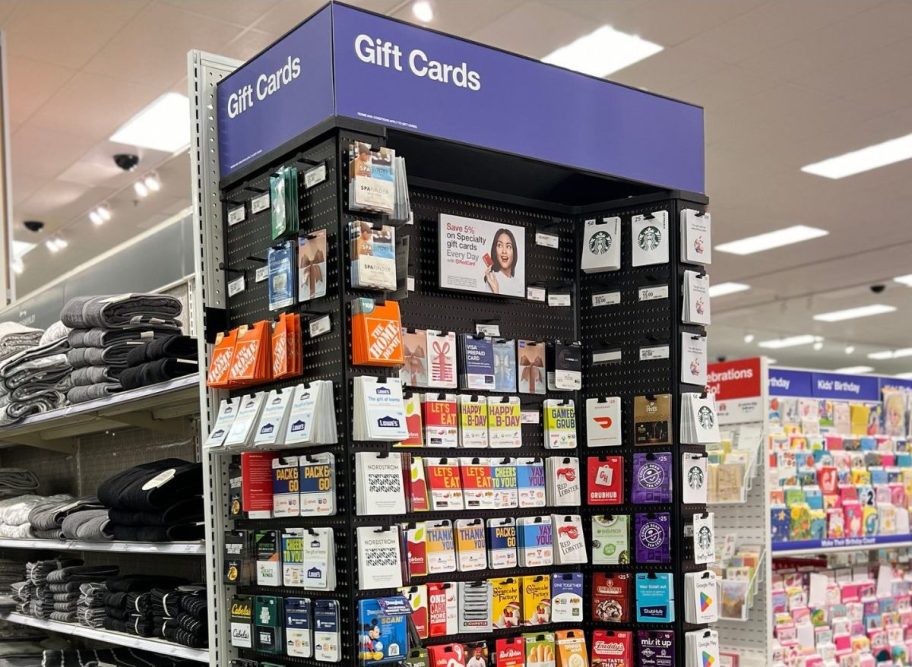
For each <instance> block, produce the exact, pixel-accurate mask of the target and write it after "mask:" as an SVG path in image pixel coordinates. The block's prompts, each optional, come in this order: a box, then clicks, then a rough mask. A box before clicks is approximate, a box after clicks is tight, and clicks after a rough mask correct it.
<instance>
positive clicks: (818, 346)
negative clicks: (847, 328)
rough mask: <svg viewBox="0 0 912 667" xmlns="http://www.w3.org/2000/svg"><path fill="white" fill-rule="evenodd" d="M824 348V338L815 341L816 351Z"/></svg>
mask: <svg viewBox="0 0 912 667" xmlns="http://www.w3.org/2000/svg"><path fill="white" fill-rule="evenodd" d="M822 349H823V341H822V340H818V341H817V342H816V343H814V351H815V352H820V350H822Z"/></svg>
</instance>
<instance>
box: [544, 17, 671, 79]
mask: <svg viewBox="0 0 912 667" xmlns="http://www.w3.org/2000/svg"><path fill="white" fill-rule="evenodd" d="M663 48H664V47H662V46H660V45H658V44H656V43H655V42H650V41H649V40H647V39H643V38H642V37H638V36H637V35H628V34H627V33H626V32H621V31H620V30H615V29H614V28H612V27H611V26H610V25H603V26H602V27H601V28H598V29H596V30H594V31H593V32H590V33H589V34H587V35H583V36H582V37H580V38H579V39H577V40H575V41H573V42H570V43H569V44H566V45H564V46H562V47H560V48H559V49H556V50H555V51H552V52H551V53H549V54H548V55H546V56H545V57H544V58H542V62H545V63H549V64H551V65H558V66H560V67H566V68H567V69H572V70H574V71H576V72H582V73H583V74H589V75H590V76H598V77H603V76H608V75H609V74H612V73H614V72H617V71H618V70H622V69H624V68H625V67H629V66H630V65H633V64H634V63H637V62H639V61H641V60H644V59H645V58H648V57H650V56H654V55H655V54H657V53H659V52H660V51H662V50H663Z"/></svg>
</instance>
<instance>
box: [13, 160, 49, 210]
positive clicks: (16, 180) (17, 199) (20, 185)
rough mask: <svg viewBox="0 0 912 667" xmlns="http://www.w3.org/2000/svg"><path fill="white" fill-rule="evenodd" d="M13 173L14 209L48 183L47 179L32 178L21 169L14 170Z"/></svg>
mask: <svg viewBox="0 0 912 667" xmlns="http://www.w3.org/2000/svg"><path fill="white" fill-rule="evenodd" d="M11 171H12V174H11V176H12V180H13V206H14V207H15V206H18V205H19V204H20V203H21V202H23V201H25V200H26V199H28V198H29V197H31V196H32V194H34V192H35V191H36V190H37V189H38V188H40V187H41V186H42V185H44V184H45V183H47V179H45V178H41V177H40V176H30V175H29V174H26V173H25V172H24V171H22V170H20V169H12V170H11Z"/></svg>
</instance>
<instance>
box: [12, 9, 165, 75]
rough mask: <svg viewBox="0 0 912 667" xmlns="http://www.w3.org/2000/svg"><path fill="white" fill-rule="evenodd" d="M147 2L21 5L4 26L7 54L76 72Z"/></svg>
mask: <svg viewBox="0 0 912 667" xmlns="http://www.w3.org/2000/svg"><path fill="white" fill-rule="evenodd" d="M147 2H148V0H118V1H117V2H106V1H105V0H81V1H80V2H73V0H40V2H34V1H33V2H26V3H23V4H22V5H21V6H20V7H19V8H18V9H17V10H16V12H15V13H14V14H13V15H12V17H11V19H10V21H9V23H8V24H7V25H6V26H5V29H6V32H7V36H8V44H9V49H10V53H12V54H13V55H15V56H19V57H23V58H32V59H33V60H42V61H44V62H50V63H54V64H55V65H61V66H63V67H71V68H74V69H78V68H80V67H82V66H83V65H85V64H86V63H87V62H88V61H89V60H90V59H91V58H92V56H94V55H95V54H96V53H97V52H98V51H99V50H100V49H101V48H102V47H103V46H104V45H105V44H106V43H107V42H108V41H110V40H111V39H112V38H113V37H114V36H115V35H117V34H118V32H119V31H121V30H122V29H123V27H124V26H125V25H126V24H127V23H128V22H129V21H130V20H131V19H132V18H133V17H134V16H136V14H137V12H139V11H140V10H141V9H142V8H143V6H144V5H146V4H147ZM159 37H160V35H159Z"/></svg>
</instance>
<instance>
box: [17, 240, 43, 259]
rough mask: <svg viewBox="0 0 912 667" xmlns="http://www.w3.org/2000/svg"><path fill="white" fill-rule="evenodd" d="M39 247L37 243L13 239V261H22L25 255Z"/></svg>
mask: <svg viewBox="0 0 912 667" xmlns="http://www.w3.org/2000/svg"><path fill="white" fill-rule="evenodd" d="M36 245H38V244H37V243H30V242H28V241H18V240H16V239H13V259H21V258H23V257H25V255H26V254H27V253H29V252H31V250H32V249H33V248H34V247H35V246H36Z"/></svg>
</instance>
